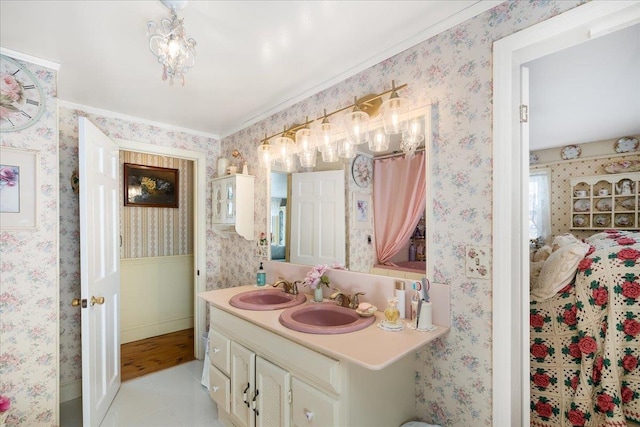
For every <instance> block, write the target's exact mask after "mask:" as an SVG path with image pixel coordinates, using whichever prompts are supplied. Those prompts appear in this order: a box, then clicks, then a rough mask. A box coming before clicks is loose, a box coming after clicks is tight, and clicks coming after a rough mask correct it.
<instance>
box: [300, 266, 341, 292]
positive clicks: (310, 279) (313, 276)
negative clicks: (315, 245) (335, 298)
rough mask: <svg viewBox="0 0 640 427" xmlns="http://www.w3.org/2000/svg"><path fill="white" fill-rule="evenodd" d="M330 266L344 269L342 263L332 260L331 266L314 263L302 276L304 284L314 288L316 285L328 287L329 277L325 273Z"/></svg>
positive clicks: (335, 268)
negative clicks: (303, 276)
mask: <svg viewBox="0 0 640 427" xmlns="http://www.w3.org/2000/svg"><path fill="white" fill-rule="evenodd" d="M330 268H332V269H334V270H345V268H344V265H342V264H340V263H338V262H334V263H333V264H332V265H331V267H329V266H328V265H327V264H318V265H314V266H313V267H312V268H311V270H309V272H308V273H307V275H306V276H305V278H304V283H305V285H308V286H309V287H310V288H311V289H316V288H317V287H318V286H322V285H324V286H326V287H327V288H328V287H329V278H328V277H327V276H326V275H325V273H326V272H327V270H329V269H330Z"/></svg>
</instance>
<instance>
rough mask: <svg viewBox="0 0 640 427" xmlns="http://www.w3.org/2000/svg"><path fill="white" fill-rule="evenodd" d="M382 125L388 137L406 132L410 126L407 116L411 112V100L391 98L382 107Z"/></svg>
mask: <svg viewBox="0 0 640 427" xmlns="http://www.w3.org/2000/svg"><path fill="white" fill-rule="evenodd" d="M380 111H381V112H382V124H383V126H384V131H385V133H386V134H387V135H395V134H399V133H402V132H406V131H407V129H408V127H409V124H408V122H407V119H406V115H407V113H408V112H409V100H408V99H406V98H398V97H395V98H389V99H387V100H386V101H385V102H383V103H382V106H381V107H380Z"/></svg>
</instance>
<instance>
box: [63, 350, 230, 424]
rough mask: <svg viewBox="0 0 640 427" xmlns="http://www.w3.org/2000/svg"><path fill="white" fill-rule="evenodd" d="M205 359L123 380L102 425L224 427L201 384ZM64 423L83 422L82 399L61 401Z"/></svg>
mask: <svg viewBox="0 0 640 427" xmlns="http://www.w3.org/2000/svg"><path fill="white" fill-rule="evenodd" d="M202 366H203V362H202V361H201V360H194V361H191V362H187V363H184V364H182V365H178V366H174V367H173V368H169V369H165V370H164V371H160V372H155V373H153V374H149V375H146V376H144V377H140V378H136V379H133V380H130V381H127V382H124V383H122V385H121V386H120V390H119V391H118V394H117V395H116V398H115V399H114V401H113V403H112V404H111V407H110V408H109V410H108V411H107V415H106V416H105V418H104V420H103V422H102V424H101V427H145V426H149V427H161V426H167V427H169V426H170V427H200V426H203V427H204V426H208V427H222V424H220V423H219V422H218V421H217V420H218V412H217V409H216V405H215V404H214V403H213V402H212V401H211V399H210V398H209V392H208V391H207V389H206V388H205V387H203V386H202V385H201V384H200V380H201V378H202ZM60 425H61V426H62V427H81V426H82V400H81V399H75V400H71V401H69V402H65V403H63V404H62V405H60Z"/></svg>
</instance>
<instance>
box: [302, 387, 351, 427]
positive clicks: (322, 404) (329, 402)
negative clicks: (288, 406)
mask: <svg viewBox="0 0 640 427" xmlns="http://www.w3.org/2000/svg"><path fill="white" fill-rule="evenodd" d="M291 391H292V393H293V402H292V403H293V405H292V410H291V412H292V421H293V426H296V427H299V426H317V427H325V426H337V425H340V421H339V409H340V404H339V403H338V401H337V400H336V399H334V398H332V397H329V396H328V395H327V394H325V393H323V392H321V391H320V390H318V389H316V388H315V387H312V386H310V385H309V384H306V383H305V382H304V381H300V380H299V379H297V378H293V381H292V382H291Z"/></svg>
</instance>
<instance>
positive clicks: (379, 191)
mask: <svg viewBox="0 0 640 427" xmlns="http://www.w3.org/2000/svg"><path fill="white" fill-rule="evenodd" d="M425 170H426V168H425V164H424V153H423V152H420V153H417V154H416V155H415V156H414V157H411V158H409V159H407V158H405V157H404V156H401V157H391V158H387V159H381V160H377V159H374V163H373V228H374V232H375V237H376V254H377V256H378V262H379V263H380V264H385V263H387V262H388V261H389V259H391V257H392V256H394V255H395V254H396V253H398V251H399V250H400V249H402V248H403V247H404V246H405V245H406V243H407V242H408V240H409V237H410V236H411V235H412V234H413V232H414V230H415V228H416V226H417V225H418V221H420V217H421V216H422V214H423V213H424V209H425V199H426V189H427V180H426V177H425V174H426V172H425Z"/></svg>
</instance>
